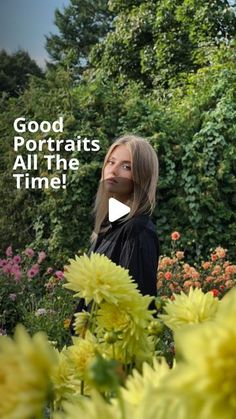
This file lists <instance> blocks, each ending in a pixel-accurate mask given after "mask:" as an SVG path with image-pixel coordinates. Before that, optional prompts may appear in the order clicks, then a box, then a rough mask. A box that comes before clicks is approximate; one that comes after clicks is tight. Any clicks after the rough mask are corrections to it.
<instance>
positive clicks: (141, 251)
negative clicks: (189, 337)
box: [71, 135, 159, 327]
mask: <svg viewBox="0 0 236 419" xmlns="http://www.w3.org/2000/svg"><path fill="white" fill-rule="evenodd" d="M157 180H158V159H157V155H156V153H155V151H154V149H153V148H152V146H151V145H150V144H149V143H148V142H147V141H146V140H145V139H143V138H141V137H138V136H134V135H124V136H122V137H120V138H118V139H117V140H116V141H115V142H114V143H113V144H112V145H111V147H110V148H109V150H108V152H107V154H106V157H105V160H104V164H103V168H102V174H101V180H100V184H99V188H98V191H97V196H96V200H95V207H94V213H95V227H94V231H93V233H92V236H91V241H92V245H91V247H90V249H89V254H90V253H91V252H96V253H101V254H104V255H106V256H107V257H108V258H109V259H111V260H112V261H113V262H115V263H116V264H118V265H120V266H122V267H124V268H126V269H128V270H129V274H130V275H131V276H132V277H133V278H134V280H135V281H136V282H137V285H138V288H139V290H140V292H141V293H142V294H143V295H145V294H149V295H151V296H155V295H156V272H157V267H158V258H159V243H158V238H157V234H156V230H155V226H154V224H153V222H152V221H151V218H150V215H151V214H152V212H153V209H154V207H155V201H156V187H157ZM111 197H113V198H115V199H117V200H118V201H120V202H122V203H123V204H125V205H127V206H129V207H130V212H129V213H128V215H126V216H124V217H122V218H120V219H118V220H116V221H113V222H109V215H108V202H109V198H111ZM83 309H86V306H85V304H84V300H83V299H82V300H80V303H79V305H78V307H77V310H76V311H81V310H83ZM71 323H73V319H72V322H71ZM71 327H72V324H71Z"/></svg>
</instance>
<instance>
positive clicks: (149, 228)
mask: <svg viewBox="0 0 236 419" xmlns="http://www.w3.org/2000/svg"><path fill="white" fill-rule="evenodd" d="M103 225H107V226H108V227H109V230H108V231H106V232H105V233H100V234H98V237H97V240H96V242H94V243H93V244H92V246H91V247H90V249H89V252H88V254H91V253H92V252H95V253H100V254H104V255H106V256H107V257H108V258H109V259H110V260H111V261H112V262H114V263H116V264H117V265H120V266H122V267H124V268H126V269H128V270H129V274H130V275H131V276H132V277H133V278H134V280H135V281H136V282H137V284H138V288H139V290H140V292H141V293H142V294H143V295H146V294H149V295H151V296H156V281H157V278H156V276H157V268H158V259H159V241H158V237H157V233H156V229H155V226H154V224H153V222H152V220H151V218H150V217H149V216H148V215H137V216H135V217H133V218H131V219H129V220H127V221H125V222H122V218H121V219H119V220H117V221H114V222H112V223H111V222H109V221H108V220H106V221H105V223H104V224H103ZM86 309H87V307H86V305H85V302H84V300H83V299H81V300H80V302H79V304H78V306H77V309H76V312H79V311H82V310H86ZM73 322H74V318H73V319H72V321H71V327H70V329H71V332H72V333H73V326H72V324H73Z"/></svg>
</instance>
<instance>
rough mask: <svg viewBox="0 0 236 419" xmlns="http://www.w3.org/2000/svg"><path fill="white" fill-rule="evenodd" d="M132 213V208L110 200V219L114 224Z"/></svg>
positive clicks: (112, 199) (113, 199)
mask: <svg viewBox="0 0 236 419" xmlns="http://www.w3.org/2000/svg"><path fill="white" fill-rule="evenodd" d="M129 212H130V207H128V206H127V205H125V204H122V202H120V201H117V199H115V198H109V204H108V219H109V221H110V222H111V223H112V222H113V221H116V220H118V219H119V218H121V217H123V216H124V215H126V214H128V213H129Z"/></svg>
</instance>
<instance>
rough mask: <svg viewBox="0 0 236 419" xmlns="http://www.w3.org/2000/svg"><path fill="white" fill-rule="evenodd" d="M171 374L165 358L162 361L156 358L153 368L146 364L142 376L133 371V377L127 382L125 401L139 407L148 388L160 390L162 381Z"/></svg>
mask: <svg viewBox="0 0 236 419" xmlns="http://www.w3.org/2000/svg"><path fill="white" fill-rule="evenodd" d="M168 373H169V366H168V365H167V363H166V361H165V359H164V358H162V359H161V360H160V361H158V360H157V359H155V358H154V360H153V367H152V366H151V365H149V364H147V363H146V362H144V363H143V367H142V374H140V373H139V372H138V371H137V370H133V372H132V376H130V377H129V378H128V380H127V381H126V385H125V387H126V388H124V389H122V395H123V397H124V399H125V400H126V401H127V402H128V403H129V404H131V405H134V406H139V405H140V403H141V402H142V400H143V397H144V395H145V390H146V389H147V386H149V385H151V386H152V387H153V388H158V387H159V385H160V381H161V379H162V378H163V377H165V376H166V374H168Z"/></svg>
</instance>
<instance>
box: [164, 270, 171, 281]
mask: <svg viewBox="0 0 236 419" xmlns="http://www.w3.org/2000/svg"><path fill="white" fill-rule="evenodd" d="M164 276H165V279H166V280H167V281H170V280H171V279H172V273H171V272H170V271H167V272H166V273H165V275H164Z"/></svg>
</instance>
